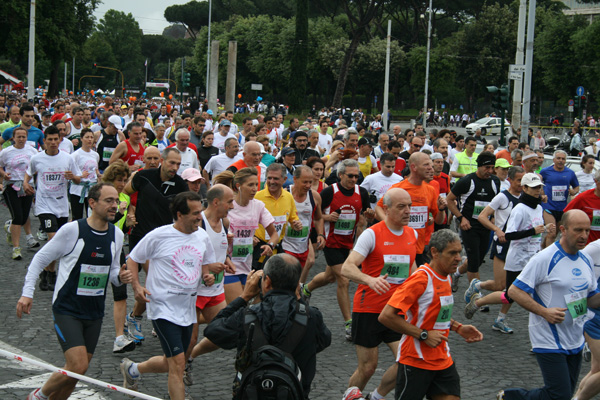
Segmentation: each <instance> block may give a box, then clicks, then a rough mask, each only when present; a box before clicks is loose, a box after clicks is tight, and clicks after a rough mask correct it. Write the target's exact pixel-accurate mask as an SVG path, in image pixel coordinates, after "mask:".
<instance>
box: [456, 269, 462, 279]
mask: <svg viewBox="0 0 600 400" xmlns="http://www.w3.org/2000/svg"><path fill="white" fill-rule="evenodd" d="M454 276H456V277H459V276H462V274H461V273H460V272H458V270H456V272H455V273H454Z"/></svg>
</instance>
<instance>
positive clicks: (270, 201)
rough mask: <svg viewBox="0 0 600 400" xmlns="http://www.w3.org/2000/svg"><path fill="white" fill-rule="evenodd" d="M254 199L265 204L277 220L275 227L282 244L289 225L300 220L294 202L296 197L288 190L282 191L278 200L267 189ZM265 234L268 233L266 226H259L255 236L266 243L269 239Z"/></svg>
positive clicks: (257, 194)
mask: <svg viewBox="0 0 600 400" xmlns="http://www.w3.org/2000/svg"><path fill="white" fill-rule="evenodd" d="M254 198H255V199H256V200H260V201H262V202H263V203H265V208H266V209H267V210H268V211H269V212H270V213H271V215H272V216H273V218H274V219H275V222H273V226H274V227H275V230H277V233H278V234H279V235H280V236H279V242H281V241H282V240H283V236H284V234H285V231H286V229H287V224H288V223H292V222H293V221H296V220H299V218H298V213H297V212H296V202H295V201H294V196H292V194H291V193H290V192H288V191H287V190H282V191H281V196H279V198H278V199H276V198H275V197H273V196H272V195H271V193H269V189H268V188H266V189H263V190H261V191H259V192H258V193H256V196H254ZM265 234H266V232H265V228H264V226H262V225H260V224H259V225H258V229H257V230H256V232H255V233H254V236H256V237H257V238H259V239H260V240H264V241H265V242H266V241H267V240H268V239H266V238H265Z"/></svg>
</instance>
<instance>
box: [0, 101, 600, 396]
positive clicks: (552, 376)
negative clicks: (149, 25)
mask: <svg viewBox="0 0 600 400" xmlns="http://www.w3.org/2000/svg"><path fill="white" fill-rule="evenodd" d="M9 100H10V101H9ZM353 114H356V115H348V116H349V117H350V118H349V119H350V120H349V121H348V120H347V119H345V118H344V114H343V113H341V112H340V113H338V114H335V115H331V113H328V112H327V111H326V110H321V111H320V112H318V113H315V116H314V117H308V118H307V119H306V120H305V121H299V120H298V119H297V118H287V119H288V120H287V121H286V120H285V119H286V116H285V115H284V114H274V115H271V114H267V115H266V116H263V115H257V116H256V118H252V117H246V118H244V119H243V120H242V123H241V125H240V126H238V125H237V124H235V123H234V122H233V120H234V113H233V112H232V111H217V110H210V109H208V108H207V106H206V104H190V105H187V106H183V107H181V106H175V105H171V104H156V105H155V104H152V103H146V102H144V101H141V102H135V103H131V102H127V101H123V100H119V99H112V98H110V97H105V98H103V99H101V101H99V102H98V103H89V102H86V101H84V100H79V99H70V100H63V99H57V100H55V101H53V102H48V101H45V100H42V101H40V102H36V103H35V104H32V103H28V102H26V101H25V100H22V101H21V100H19V99H18V98H17V99H12V98H11V99H8V98H7V97H6V96H3V95H0V118H1V119H2V121H0V133H1V134H2V146H3V149H2V150H1V151H0V177H1V178H2V179H3V182H2V185H3V186H2V190H3V197H4V201H5V202H6V204H7V206H8V208H9V210H10V213H11V217H12V219H11V221H7V223H6V224H5V229H6V231H7V240H8V242H9V243H10V244H11V245H12V258H13V259H14V260H20V259H21V258H22V255H21V242H22V241H21V237H20V236H21V229H23V230H24V233H25V242H24V243H26V245H27V246H28V247H29V248H35V247H39V246H40V243H39V242H40V241H46V240H47V243H46V244H45V245H44V246H43V247H41V249H40V250H38V251H37V253H36V255H35V257H34V259H33V260H32V262H31V264H30V266H29V269H28V272H27V276H26V277H25V285H24V287H23V292H22V297H21V299H20V300H19V302H18V304H17V314H18V316H19V317H21V315H22V313H29V312H30V310H31V307H32V299H33V293H34V289H35V286H36V284H37V286H38V287H39V289H40V290H43V291H48V290H49V291H54V298H53V307H52V310H53V315H54V321H55V330H56V334H57V337H58V340H59V342H60V344H61V347H62V349H63V352H64V354H65V358H66V366H65V369H67V370H70V371H74V372H78V373H85V371H86V370H87V367H88V365H89V362H90V360H91V358H92V355H93V353H94V350H95V346H96V343H97V341H98V337H99V335H100V327H101V324H102V317H103V315H104V304H105V297H106V294H107V292H108V291H107V285H108V282H110V283H111V286H112V293H113V300H114V302H113V315H114V321H115V333H114V337H115V339H114V345H113V352H115V353H125V352H131V351H134V350H135V349H136V344H139V343H141V342H143V341H144V340H145V339H146V337H147V336H148V335H149V334H151V335H153V336H157V337H158V339H159V340H160V343H161V347H162V350H163V354H160V355H154V357H151V358H149V359H147V360H145V361H141V360H140V361H139V362H134V361H133V360H131V359H129V358H125V359H123V361H122V362H121V365H120V368H121V372H122V375H123V380H124V386H126V387H128V388H132V389H137V383H138V381H139V379H140V377H141V376H142V375H144V374H149V373H161V372H163V373H168V374H169V379H168V386H169V394H170V396H171V398H172V399H184V398H191V397H190V395H189V394H188V393H187V390H186V387H188V386H190V385H193V384H194V373H193V368H192V366H193V360H194V358H196V357H199V356H202V355H204V354H207V353H209V352H211V351H214V350H216V349H218V348H235V347H236V343H235V342H232V341H231V340H230V341H228V342H226V343H225V342H224V339H223V338H224V337H229V336H227V332H228V331H227V329H226V328H227V323H224V322H223V321H229V319H226V318H231V316H232V315H233V314H234V312H235V311H237V310H238V309H240V308H243V307H245V305H246V304H247V303H248V302H252V298H253V297H254V295H256V294H257V293H258V291H256V292H255V291H254V289H252V288H253V287H257V285H258V287H260V285H263V291H264V290H266V289H264V288H265V286H264V285H270V284H271V282H272V281H273V282H275V281H276V278H274V276H275V275H273V274H272V273H271V272H270V271H272V270H273V269H274V268H275V267H274V266H275V265H284V264H285V263H286V262H289V260H297V261H298V262H299V264H300V266H301V268H302V270H301V274H300V276H299V281H298V282H296V286H297V298H298V301H299V302H300V303H302V304H305V305H306V306H308V305H309V302H310V300H311V298H312V297H313V296H319V291H320V290H325V289H321V288H323V287H324V286H327V285H328V284H332V283H335V286H336V293H337V300H338V304H339V308H340V312H341V317H342V319H343V322H344V325H345V326H344V334H345V337H346V339H347V340H348V341H351V342H352V343H353V344H354V345H355V347H356V354H357V359H358V367H357V369H356V371H355V372H354V374H353V375H352V376H351V377H349V381H348V384H347V388H348V389H347V390H346V392H345V394H344V396H343V398H344V399H345V400H352V399H361V398H368V399H375V400H377V399H382V398H385V396H393V395H394V394H393V393H394V390H395V398H396V399H419V400H420V399H422V398H423V397H424V396H428V397H430V398H433V399H458V398H460V396H461V388H460V382H459V376H458V373H457V371H456V367H455V365H454V362H453V361H452V357H451V355H450V352H449V349H448V347H447V340H448V335H449V333H450V331H455V332H456V333H457V334H458V335H460V336H462V337H463V338H464V339H465V340H466V341H467V342H469V343H472V342H477V341H480V340H482V339H483V335H482V333H481V332H480V331H479V330H478V329H477V328H475V327H474V326H472V325H467V324H464V325H463V324H461V323H460V322H458V321H457V320H455V316H456V314H457V313H456V310H454V314H453V304H454V300H453V294H452V293H453V292H456V291H457V290H458V288H459V281H460V278H461V277H462V276H464V275H465V274H466V276H467V278H468V283H464V285H463V286H464V287H465V288H466V291H465V293H464V299H465V303H466V307H465V310H464V317H465V318H466V319H471V318H472V317H473V315H474V314H475V313H476V312H478V311H479V312H481V311H489V306H490V305H495V304H498V305H500V309H499V312H498V316H497V318H496V319H495V321H494V323H493V325H492V329H493V330H495V331H497V332H500V333H503V334H511V333H513V328H512V327H511V326H510V325H509V323H508V320H507V314H508V311H509V309H510V308H511V305H512V303H513V302H516V303H517V304H519V305H520V306H522V307H523V308H525V309H526V310H528V311H530V313H531V314H530V327H529V333H530V339H531V344H532V352H534V353H535V354H536V356H537V358H538V363H539V365H540V369H541V372H542V376H543V378H544V382H545V387H544V388H541V389H535V390H525V389H504V390H502V391H501V392H500V393H499V394H498V398H499V399H538V398H551V399H570V398H575V399H578V400H582V399H590V398H592V397H593V396H594V395H595V394H596V393H598V392H599V391H600V390H598V388H597V384H596V383H595V382H596V380H597V379H598V378H599V377H600V375H598V374H599V373H600V327H599V326H600V322H598V321H600V319H599V318H600V317H599V315H600V308H597V307H599V306H600V296H596V295H597V294H598V289H597V283H596V279H597V277H596V273H597V271H596V270H595V269H594V266H595V265H600V244H598V243H596V242H595V241H596V240H597V239H599V238H600V171H595V172H594V171H593V165H594V164H593V162H590V159H586V157H587V156H586V157H584V158H583V159H582V162H581V163H582V171H581V172H578V173H577V174H576V173H575V172H573V171H572V170H570V169H569V168H567V167H565V163H566V156H567V155H566V154H565V152H563V151H557V152H555V153H554V156H553V163H552V165H550V166H548V167H545V168H541V163H542V161H543V159H544V158H543V154H540V153H538V152H535V151H532V150H530V149H529V145H528V144H526V143H523V144H519V142H518V140H517V138H509V139H508V147H507V148H506V149H497V148H495V146H493V145H491V144H490V145H486V146H484V149H483V151H481V152H477V151H476V149H477V144H478V138H477V135H476V136H468V137H464V136H462V135H457V133H456V132H455V131H453V130H451V129H441V130H439V131H438V130H437V129H430V130H429V132H427V133H426V132H425V131H424V129H423V127H422V125H419V124H417V125H416V126H415V128H414V129H406V130H402V129H401V128H400V126H399V125H394V124H392V126H391V128H390V129H389V130H387V131H386V130H385V129H384V127H383V126H382V125H381V123H380V122H379V118H375V121H374V122H375V123H370V124H367V125H362V124H361V122H362V121H363V115H362V114H360V115H359V110H355V111H354V112H353ZM353 118H354V120H353ZM592 161H593V159H592ZM580 183H581V184H580ZM584 184H585V186H584ZM580 188H581V189H583V188H585V189H587V190H585V191H584V190H582V191H581V192H580ZM31 211H33V214H34V215H35V216H36V217H37V218H38V219H39V226H40V229H39V231H38V232H37V233H36V235H35V236H34V233H33V232H32V227H31V222H30V218H29V216H30V212H31ZM69 221H72V222H69ZM599 243H600V242H599ZM588 244H589V245H588ZM490 249H491V254H490V257H491V258H492V259H493V272H494V274H493V277H494V278H493V279H491V280H487V281H482V280H480V279H479V278H480V276H479V270H480V267H481V266H482V264H483V262H484V259H485V257H486V254H488V251H489V250H490ZM321 251H322V252H323V255H324V258H325V261H326V264H327V266H326V269H325V270H324V271H323V272H320V273H318V274H316V275H315V276H314V277H313V278H312V279H311V280H309V271H310V268H311V267H312V266H313V264H314V263H315V259H316V256H317V254H318V253H319V252H321ZM277 254H287V255H289V256H291V257H288V256H284V257H281V256H276V255H277ZM270 260H272V261H270ZM286 260H288V261H286ZM56 261H59V265H60V267H59V265H57V263H56ZM294 262H295V261H294ZM269 263H270V264H269ZM277 263H279V264H277ZM282 268H284V267H282ZM263 269H265V271H267V270H268V271H269V273H267V272H265V273H264V274H263V273H262V270H263ZM142 271H143V272H144V275H145V276H146V278H145V281H143V282H144V283H143V284H142V283H141V282H142V281H141V280H140V274H141V273H142ZM257 271H260V273H258V272H257ZM259 278H260V279H262V281H260V282H259V280H260V279H259ZM265 281H266V282H267V283H265ZM349 281H353V282H356V283H357V284H358V285H359V286H358V288H357V290H356V292H355V293H354V294H353V296H352V300H351V293H349ZM128 285H131V290H129V289H128ZM273 287H274V288H276V287H277V283H275V284H274V285H273ZM128 292H129V295H131V294H133V295H134V297H135V304H134V306H133V308H132V309H131V310H127V302H126V299H127V297H128ZM267 299H268V296H267V297H265V298H264V301H265V302H266V303H267V304H271V303H269V301H270V300H267ZM254 302H255V303H258V302H260V300H259V299H258V298H256V299H254ZM265 307H267V305H265ZM309 308H310V307H309ZM310 309H311V310H313V311H311V312H314V313H318V311H316V309H314V308H310ZM271 311H273V310H271ZM273 312H274V313H275V314H276V311H273ZM144 313H146V316H147V319H148V320H150V321H151V322H152V328H153V329H152V331H151V333H150V332H148V331H147V328H146V327H145V326H144V325H145V324H144V323H143V319H144ZM275 314H274V315H275ZM315 315H316V316H317V319H318V318H320V314H315ZM224 319H225V320H224ZM242 319H243V318H242ZM273 319H274V320H276V319H277V318H273ZM544 321H546V322H544ZM201 324H209V325H208V328H207V329H206V332H205V334H204V337H203V338H202V339H200V337H201V336H202V335H200V333H199V325H201ZM272 324H273V326H275V325H276V323H275V322H273V323H272ZM229 328H230V327H229ZM273 329H281V327H279V326H278V327H276V328H275V327H273ZM286 329H289V326H287V328H286ZM315 329H316V330H317V332H316V333H315V335H316V336H315V337H316V338H317V339H315V340H317V342H319V345H318V346H316V347H312V348H311V350H310V351H309V353H311V352H312V354H307V356H310V359H307V360H304V361H299V365H300V367H301V369H302V375H303V376H302V386H303V387H304V396H305V398H308V394H309V391H310V384H311V381H312V378H313V377H314V375H315V364H314V363H315V357H316V352H318V351H321V350H322V349H323V348H325V347H327V346H328V345H329V343H330V340H331V334H330V333H329V331H328V329H327V328H326V327H325V326H324V324H322V321H321V323H318V324H317V328H315ZM523 329H524V328H523ZM584 341H587V344H588V346H589V350H590V351H591V354H592V368H591V371H590V372H589V374H588V375H587V376H586V377H585V378H584V379H583V380H582V381H581V383H580V384H579V387H577V382H578V375H579V369H580V366H581V360H582V353H583V349H584ZM382 342H384V343H385V344H386V345H387V346H388V347H389V348H390V350H391V351H392V352H393V354H395V355H397V362H395V363H394V364H393V365H390V366H387V367H386V368H387V369H386V372H385V373H384V375H383V377H382V379H381V382H380V383H379V386H378V387H377V388H376V389H375V390H374V391H372V392H370V393H365V394H364V396H363V393H362V391H363V390H364V389H365V387H366V385H367V383H368V381H369V379H370V378H371V376H372V375H373V374H374V372H375V369H376V368H377V367H378V346H379V344H381V343H382ZM238 350H239V349H238ZM132 354H136V353H132ZM132 358H135V359H140V358H144V357H142V356H132ZM300 358H302V356H300ZM74 387H75V380H73V379H71V378H68V377H65V376H61V375H60V374H54V375H52V376H51V377H50V378H49V379H48V381H47V382H46V383H45V384H44V386H42V387H41V388H38V389H36V390H34V391H33V392H32V393H31V394H30V396H29V397H28V398H29V399H42V400H43V399H47V398H50V396H51V395H52V396H53V397H52V398H68V396H69V395H70V393H71V392H72V390H73V389H74ZM340 389H343V388H340ZM499 389H500V388H499ZM342 391H343V390H341V392H342ZM341 392H340V393H341ZM573 396H574V397H573ZM467 397H468V395H467Z"/></svg>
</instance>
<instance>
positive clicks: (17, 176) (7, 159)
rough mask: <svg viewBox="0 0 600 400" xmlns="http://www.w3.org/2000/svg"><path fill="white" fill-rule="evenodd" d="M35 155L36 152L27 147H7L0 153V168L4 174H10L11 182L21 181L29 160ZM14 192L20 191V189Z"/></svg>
mask: <svg viewBox="0 0 600 400" xmlns="http://www.w3.org/2000/svg"><path fill="white" fill-rule="evenodd" d="M36 154H38V151H37V150H36V149H34V148H33V147H31V146H28V145H25V146H24V147H23V148H22V149H17V148H16V147H15V146H10V147H7V148H6V149H4V150H2V152H0V167H2V168H4V172H6V173H8V174H10V179H11V180H13V181H22V180H23V178H24V177H25V171H27V167H28V166H29V162H30V160H31V158H32V157H33V156H35V155H36ZM15 190H17V191H18V190H20V187H19V189H15Z"/></svg>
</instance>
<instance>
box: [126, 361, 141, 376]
mask: <svg viewBox="0 0 600 400" xmlns="http://www.w3.org/2000/svg"><path fill="white" fill-rule="evenodd" d="M127 372H128V373H129V375H130V376H131V377H132V378H133V379H138V378H139V377H140V371H139V370H138V363H132V364H131V365H130V366H129V370H128V371H127Z"/></svg>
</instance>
